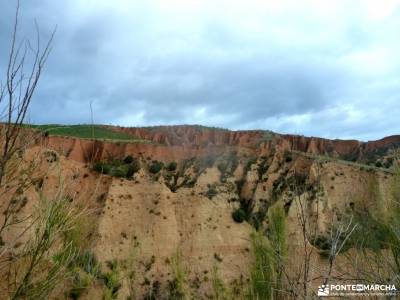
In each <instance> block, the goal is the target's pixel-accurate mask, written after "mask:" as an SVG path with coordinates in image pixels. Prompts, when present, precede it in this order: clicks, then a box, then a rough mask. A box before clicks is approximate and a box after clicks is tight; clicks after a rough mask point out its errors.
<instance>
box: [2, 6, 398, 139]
mask: <svg viewBox="0 0 400 300" xmlns="http://www.w3.org/2000/svg"><path fill="white" fill-rule="evenodd" d="M21 2H22V8H21V32H24V33H25V34H26V35H28V36H31V35H32V34H33V31H32V30H33V27H32V24H33V20H34V18H36V19H37V20H38V22H39V24H40V27H41V29H42V33H43V38H46V37H48V35H49V33H51V31H52V29H53V28H54V26H55V25H56V24H57V25H58V29H57V35H56V39H55V41H54V45H53V46H54V48H53V52H52V55H51V57H50V59H49V61H48V65H47V66H46V70H45V73H44V75H43V77H42V79H41V82H40V84H39V87H38V89H37V93H36V94H35V99H34V103H33V105H32V108H31V112H30V119H31V120H32V121H33V122H37V123H68V124H70V123H85V122H89V121H90V110H89V103H90V102H91V101H92V102H93V107H94V111H95V121H96V122H98V123H105V124H109V123H113V124H120V125H128V126H129V125H131V126H135V125H156V124H181V123H201V124H203V125H211V126H222V127H228V128H232V129H254V128H261V129H272V130H277V131H282V132H294V133H299V134H307V135H315V136H325V137H334V138H340V137H345V138H360V139H373V138H380V137H382V136H383V135H389V134H396V133H398V132H399V129H400V124H398V122H397V118H398V117H397V115H398V113H399V110H400V108H399V106H400V104H399V103H400V102H399V101H398V100H399V99H398V98H399V97H398V92H397V89H398V87H397V86H398V81H399V78H400V60H399V59H398V58H397V57H396V56H394V54H396V53H398V52H397V50H400V42H398V41H397V30H396V28H397V29H398V28H399V26H400V21H399V18H398V16H399V15H400V14H399V12H398V11H395V12H394V13H393V14H392V15H388V16H387V17H386V18H384V19H382V20H379V21H371V22H375V23H371V24H369V23H368V22H369V21H368V22H367V20H366V19H365V18H366V16H365V15H362V14H361V13H359V9H358V7H357V5H356V4H355V6H354V7H353V8H349V9H348V11H346V15H345V16H342V17H341V19H338V20H336V19H335V18H334V17H332V18H331V19H329V18H328V19H327V20H325V19H324V18H323V17H318V16H312V14H311V16H310V14H308V12H307V10H305V11H299V12H297V11H296V10H295V9H288V11H287V13H282V12H281V13H279V14H277V15H272V14H269V15H268V14H266V15H265V19H264V18H263V16H262V15H259V14H258V13H259V12H258V11H257V7H256V6H255V7H254V11H252V12H251V14H250V15H248V17H249V20H250V21H249V25H248V26H249V27H248V28H247V27H246V26H247V25H246V23H245V22H244V19H242V16H241V15H240V14H238V15H237V16H236V17H237V18H238V19H237V20H236V19H235V18H234V17H232V16H230V15H229V14H230V13H231V12H227V13H226V15H224V12H223V11H218V12H216V11H212V12H210V13H209V14H206V13H203V12H201V13H199V15H194V16H193V18H192V17H189V16H187V15H184V11H183V13H179V12H178V13H171V15H169V14H168V13H169V12H165V11H164V8H158V5H159V4H160V2H157V1H149V2H141V1H138V2H137V4H136V3H135V4H132V3H130V4H128V3H129V2H123V1H122V2H121V3H118V4H117V3H115V5H114V6H111V5H110V2H107V1H99V2H98V5H94V4H93V3H91V2H90V1H89V2H88V4H86V5H87V7H85V6H84V5H83V2H81V1H50V0H46V1H39V0H34V1H21ZM337 2H338V3H339V5H340V3H342V4H341V5H344V3H345V2H343V1H340V0H338V1H337ZM357 3H358V2H357ZM124 5H125V6H124ZM171 5H173V4H171ZM175 5H177V4H175ZM0 8H1V10H2V18H1V19H0V42H1V45H2V47H1V50H0V51H1V53H2V55H4V52H5V48H4V47H3V45H6V42H8V39H9V32H10V24H11V23H10V22H11V20H12V14H13V13H14V8H13V6H12V5H10V4H9V1H6V0H0ZM247 9H248V7H247V8H246V13H247V14H249V12H248V11H247ZM313 9H314V8H313ZM260 10H261V9H260ZM295 12H296V13H295ZM246 13H243V18H244V17H245V16H246ZM252 14H254V20H255V21H254V22H255V23H254V22H253V23H254V24H253V23H252V20H253V15H252ZM227 16H229V17H227ZM236 21H237V22H236ZM256 21H257V22H256ZM243 24H244V25H246V26H244V25H243ZM376 49H377V50H376ZM373 51H376V52H377V53H378V54H376V55H375V54H374V52H373ZM379 51H380V52H379ZM382 53H383V54H382ZM385 53H388V55H393V56H390V57H384V56H383V55H384V54H385ZM2 57H3V56H2ZM388 60H390V62H388ZM1 63H3V61H2V62H0V67H2V66H4V65H2V64H1Z"/></svg>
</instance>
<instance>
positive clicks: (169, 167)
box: [167, 161, 178, 172]
mask: <svg viewBox="0 0 400 300" xmlns="http://www.w3.org/2000/svg"><path fill="white" fill-rule="evenodd" d="M177 166H178V164H177V163H176V162H175V161H172V162H170V163H169V164H168V165H167V170H168V171H170V172H173V171H175V170H176V167H177Z"/></svg>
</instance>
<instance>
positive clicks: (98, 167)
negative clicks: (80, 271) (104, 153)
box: [93, 161, 111, 174]
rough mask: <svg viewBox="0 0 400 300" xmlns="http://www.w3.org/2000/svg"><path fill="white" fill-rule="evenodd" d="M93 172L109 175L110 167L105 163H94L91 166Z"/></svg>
mask: <svg viewBox="0 0 400 300" xmlns="http://www.w3.org/2000/svg"><path fill="white" fill-rule="evenodd" d="M93 170H94V171H96V172H98V173H102V174H110V173H111V165H110V164H107V163H105V162H101V161H98V162H95V163H94V165H93Z"/></svg>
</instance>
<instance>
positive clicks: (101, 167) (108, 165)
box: [92, 156, 140, 178]
mask: <svg viewBox="0 0 400 300" xmlns="http://www.w3.org/2000/svg"><path fill="white" fill-rule="evenodd" d="M127 162H129V163H127ZM92 168H93V170H94V171H96V172H98V173H102V174H107V175H111V176H115V177H124V178H132V176H133V175H134V174H135V173H137V172H138V171H139V170H140V164H139V161H138V160H137V159H135V158H133V157H132V156H127V157H125V159H124V160H110V161H107V162H106V161H98V162H96V163H94V164H93V167H92Z"/></svg>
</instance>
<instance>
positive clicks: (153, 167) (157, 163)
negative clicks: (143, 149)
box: [149, 160, 164, 174]
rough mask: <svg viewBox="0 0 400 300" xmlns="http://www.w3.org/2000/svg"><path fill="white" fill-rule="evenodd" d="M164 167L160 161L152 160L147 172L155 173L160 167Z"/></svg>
mask: <svg viewBox="0 0 400 300" xmlns="http://www.w3.org/2000/svg"><path fill="white" fill-rule="evenodd" d="M163 167H164V164H163V163H162V162H160V161H157V160H153V161H152V163H151V165H150V167H149V172H150V173H153V174H157V173H158V172H160V171H161V169H162V168H163Z"/></svg>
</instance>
